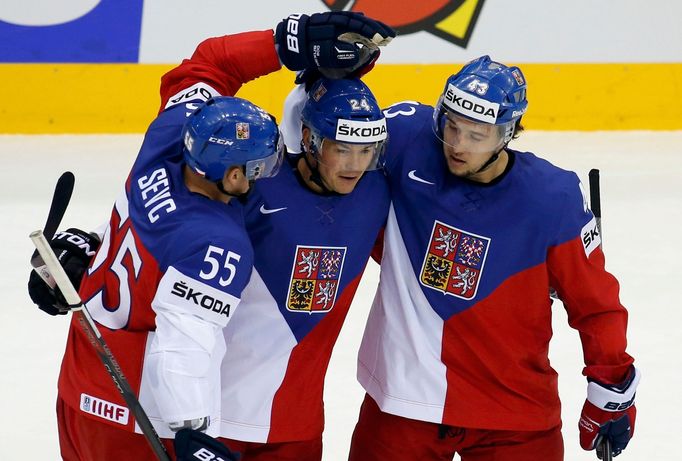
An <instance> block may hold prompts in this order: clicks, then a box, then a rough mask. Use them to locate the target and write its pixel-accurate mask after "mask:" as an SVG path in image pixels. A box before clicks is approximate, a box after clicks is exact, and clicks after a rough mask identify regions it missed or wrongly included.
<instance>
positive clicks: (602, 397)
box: [587, 366, 642, 412]
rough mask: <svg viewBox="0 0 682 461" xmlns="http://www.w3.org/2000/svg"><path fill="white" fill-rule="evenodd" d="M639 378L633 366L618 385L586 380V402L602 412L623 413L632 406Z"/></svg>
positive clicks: (637, 371) (639, 375) (638, 372)
mask: <svg viewBox="0 0 682 461" xmlns="http://www.w3.org/2000/svg"><path fill="white" fill-rule="evenodd" d="M641 376H642V375H641V372H640V371H639V370H638V369H637V368H635V367H634V366H633V367H632V368H631V371H630V372H629V373H628V375H627V376H626V378H625V380H623V381H622V382H621V383H618V384H612V385H611V384H603V383H600V382H598V381H595V380H588V383H587V401H588V402H590V403H591V404H592V405H594V406H595V407H596V408H599V409H600V410H603V411H608V412H616V411H625V410H627V409H628V408H629V407H631V406H632V405H634V402H635V394H636V392H637V386H638V385H639V381H640V379H641Z"/></svg>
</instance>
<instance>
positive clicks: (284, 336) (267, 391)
mask: <svg viewBox="0 0 682 461" xmlns="http://www.w3.org/2000/svg"><path fill="white" fill-rule="evenodd" d="M242 299H243V301H242V302H241V304H240V306H239V309H238V310H237V311H236V313H235V314H234V317H233V318H232V320H231V321H230V324H229V325H228V326H227V328H225V329H224V330H223V331H224V334H225V343H226V347H227V350H226V352H225V358H224V359H223V363H222V381H223V388H222V408H221V425H220V435H221V436H222V437H226V438H230V439H237V440H244V441H247V442H266V441H267V439H268V434H269V432H270V417H271V414H272V403H273V400H274V397H275V393H276V392H277V390H278V389H279V387H280V386H281V384H282V381H283V380H284V375H285V373H286V370H287V366H288V364H289V357H290V356H291V351H292V349H293V348H294V347H295V346H296V344H297V342H296V338H295V337H294V335H293V333H292V332H291V329H290V328H289V326H288V325H287V323H286V322H285V320H284V318H283V317H282V314H281V313H280V311H279V308H278V306H277V303H276V302H275V299H274V298H273V297H272V295H271V294H270V291H269V290H268V288H267V287H266V286H265V283H263V279H262V278H261V276H260V274H259V273H258V271H257V270H256V269H255V268H254V270H253V272H252V273H251V279H250V280H249V283H248V284H247V286H246V288H245V289H244V291H243V292H242ZM233 377H237V378H238V379H232V378H233Z"/></svg>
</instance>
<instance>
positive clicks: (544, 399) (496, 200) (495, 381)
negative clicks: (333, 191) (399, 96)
mask: <svg viewBox="0 0 682 461" xmlns="http://www.w3.org/2000/svg"><path fill="white" fill-rule="evenodd" d="M526 108H527V100H526V81H525V78H524V76H523V74H522V72H521V70H520V69H519V68H517V67H507V66H505V65H503V64H500V63H497V62H493V61H491V60H490V58H489V57H488V56H483V57H481V58H478V59H476V60H474V61H472V62H470V63H468V64H467V65H466V66H464V67H463V68H462V69H461V70H460V71H459V72H458V73H456V74H454V75H452V76H451V77H450V78H449V79H448V80H447V82H446V84H445V88H444V91H443V94H442V96H441V98H440V100H439V101H438V103H437V105H436V107H435V109H434V108H432V107H430V106H426V105H421V104H418V103H411V102H406V103H400V104H397V105H394V106H391V107H390V108H388V109H387V110H386V111H385V115H386V117H387V120H388V130H389V136H390V137H391V142H390V144H389V146H388V150H387V156H386V157H387V159H386V161H387V173H388V175H389V183H390V186H391V191H392V205H391V210H390V212H389V217H388V222H387V226H386V231H385V234H384V247H383V258H382V261H381V281H380V284H379V288H378V292H377V295H376V297H375V299H374V303H373V306H372V309H371V312H370V315H369V319H368V323H367V327H366V331H365V334H364V337H363V341H362V345H361V349H360V353H359V360H358V378H359V381H360V383H361V384H362V385H363V387H364V388H365V390H366V391H367V395H366V397H365V401H364V403H363V405H362V408H361V411H360V416H359V421H358V423H357V425H356V428H355V431H354V435H353V440H352V445H351V453H350V460H351V461H378V460H382V461H385V460H389V459H390V460H392V461H399V460H410V461H411V460H415V459H419V460H443V461H445V460H451V459H452V458H453V456H454V455H455V453H459V455H460V457H461V459H462V461H474V460H475V461H484V460H491V461H492V460H493V459H503V460H505V461H522V460H523V461H526V460H529V459H543V460H555V461H559V460H562V459H563V452H564V448H563V441H562V436H561V419H560V404H559V397H558V390H557V375H556V372H555V371H554V370H553V369H552V367H551V366H550V364H549V360H548V357H547V353H548V347H549V340H550V338H551V336H552V330H551V309H550V305H551V301H550V299H549V297H548V291H549V289H550V287H553V288H554V289H556V291H557V292H558V294H559V296H560V297H561V299H562V300H563V302H564V306H565V308H566V310H567V312H568V319H569V324H570V325H571V326H572V327H573V328H575V329H577V330H578V331H579V333H580V337H581V340H582V345H583V353H584V358H585V364H586V367H585V368H584V370H583V373H584V374H585V375H586V376H587V380H588V386H587V400H586V401H585V404H584V407H583V412H582V416H581V418H580V424H579V430H580V441H581V445H582V447H583V448H584V449H586V450H591V449H594V448H595V447H596V446H598V445H600V442H601V441H602V440H603V439H609V440H610V441H611V446H612V447H613V454H614V455H617V454H618V453H620V452H621V450H623V449H624V448H625V446H626V445H627V443H628V441H629V439H630V438H631V437H632V434H633V431H634V424H635V406H634V396H635V390H636V388H637V384H638V382H639V379H640V372H639V371H638V370H637V369H636V368H634V366H633V365H632V364H633V359H632V357H630V356H629V355H628V354H627V353H626V352H625V347H626V323H627V312H626V310H625V309H624V308H623V306H622V305H621V303H620V301H619V298H618V283H617V281H616V279H615V278H614V277H613V276H612V275H610V274H609V273H607V272H606V271H605V269H604V254H603V253H602V250H601V247H600V236H599V233H598V229H597V227H596V221H595V218H594V216H593V214H592V212H591V211H590V209H589V208H588V204H587V200H586V197H585V192H584V189H583V187H582V186H581V184H580V182H579V180H578V177H577V176H576V175H575V174H574V173H573V172H569V171H565V170H562V169H560V168H557V167H555V166H554V165H552V164H550V163H549V162H547V161H545V160H542V159H540V158H538V157H536V156H535V155H534V154H532V153H529V152H519V151H515V150H512V149H511V148H509V147H508V143H509V142H510V141H511V140H512V139H513V138H514V137H516V136H517V135H518V134H519V132H520V131H521V118H522V116H523V114H524V113H525V111H526ZM434 133H435V136H434Z"/></svg>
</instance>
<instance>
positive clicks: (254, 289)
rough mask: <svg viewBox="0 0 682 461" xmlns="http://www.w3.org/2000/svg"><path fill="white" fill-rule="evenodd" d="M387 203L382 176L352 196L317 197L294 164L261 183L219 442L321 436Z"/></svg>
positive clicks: (249, 211)
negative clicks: (340, 347) (347, 325)
mask: <svg viewBox="0 0 682 461" xmlns="http://www.w3.org/2000/svg"><path fill="white" fill-rule="evenodd" d="M388 201H389V199H388V186H387V183H386V179H385V176H384V174H383V172H381V171H370V172H366V173H365V174H364V176H363V177H362V179H361V180H360V181H359V182H358V184H357V186H356V188H355V190H353V192H351V193H350V194H348V195H338V194H332V195H321V194H316V193H314V192H312V191H311V190H310V189H309V188H308V187H307V186H306V185H305V184H304V183H303V182H302V179H301V178H300V177H298V174H297V172H296V171H295V170H294V168H293V167H292V165H284V166H283V167H282V169H281V170H280V172H279V174H278V175H277V176H276V177H274V178H269V179H262V180H259V181H257V183H256V185H255V186H254V190H253V192H252V193H251V195H250V196H249V199H248V206H247V207H246V214H245V220H246V226H247V230H248V232H249V236H250V237H251V241H252V243H253V247H254V252H255V264H254V271H253V276H252V277H251V281H250V282H249V285H248V286H247V288H246V290H245V291H244V298H243V301H242V305H241V306H240V310H239V311H238V312H237V314H235V317H234V319H233V321H232V323H230V325H228V327H227V328H226V329H225V334H226V345H227V352H226V356H225V360H224V361H223V378H224V379H223V383H224V384H223V408H222V418H223V419H222V430H221V435H222V436H223V437H226V438H232V439H238V440H247V441H257V442H265V441H267V442H280V441H294V440H309V439H312V438H315V437H318V436H320V434H321V433H322V429H323V422H324V420H323V404H322V393H323V384H324V376H325V373H326V369H327V364H328V362H329V359H330V356H331V352H332V347H333V345H334V343H335V342H336V338H337V336H338V334H339V331H340V329H341V326H342V324H343V321H344V319H345V317H346V314H347V312H348V308H349V306H350V304H351V300H352V299H353V295H354V293H355V290H356V289H357V286H358V283H359V281H360V277H361V275H362V272H363V270H364V268H365V265H366V263H367V260H368V258H369V256H370V253H371V251H372V247H373V245H374V243H375V240H376V238H377V234H378V233H379V231H380V229H381V228H382V226H383V225H384V223H385V220H386V215H387V212H388Z"/></svg>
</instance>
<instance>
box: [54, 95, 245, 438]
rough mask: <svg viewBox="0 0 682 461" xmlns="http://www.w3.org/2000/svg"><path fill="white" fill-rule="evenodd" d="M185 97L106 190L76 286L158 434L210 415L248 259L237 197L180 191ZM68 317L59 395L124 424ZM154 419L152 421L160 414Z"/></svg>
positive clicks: (123, 411)
mask: <svg viewBox="0 0 682 461" xmlns="http://www.w3.org/2000/svg"><path fill="white" fill-rule="evenodd" d="M189 112H191V110H190V107H188V106H187V105H186V104H185V103H182V104H179V105H175V106H172V107H170V108H169V109H167V110H166V111H164V112H163V113H161V114H160V115H159V116H158V117H157V119H156V120H155V121H154V122H153V123H152V125H151V126H150V127H149V130H148V131H147V134H146V136H145V140H144V143H143V145H142V147H141V149H140V153H139V155H138V157H137V159H136V161H135V164H134V166H133V168H132V170H131V173H130V176H129V177H128V180H127V182H126V186H125V190H124V192H123V193H122V194H121V195H120V197H119V198H118V199H117V201H116V204H115V206H114V209H113V211H112V215H111V220H110V222H109V226H108V229H107V231H106V233H105V235H104V238H103V240H102V245H101V247H100V248H99V250H98V252H97V254H96V256H95V258H94V260H93V262H92V264H91V267H90V268H89V270H88V273H87V274H86V276H85V278H84V279H83V282H82V285H81V289H80V295H81V298H82V299H83V300H84V302H85V303H86V306H87V308H88V310H89V312H90V313H91V315H92V316H93V318H94V319H95V320H96V321H97V322H98V323H99V324H100V325H101V326H102V327H101V329H102V334H103V337H104V339H105V341H106V342H107V344H108V345H109V347H110V348H111V350H112V352H113V353H114V356H115V357H116V358H117V359H118V360H119V362H120V364H121V368H122V371H123V373H124V375H125V376H126V377H127V378H128V380H129V382H130V384H131V386H132V388H133V390H134V391H135V392H137V393H138V394H139V399H140V402H141V403H142V405H143V407H144V408H145V410H146V412H147V414H148V415H149V417H150V419H151V420H152V422H154V423H157V424H155V426H156V429H157V431H158V432H159V433H160V435H162V436H165V437H172V433H170V432H169V430H168V427H167V425H166V424H162V423H161V422H166V423H167V422H170V421H183V420H186V419H194V418H199V417H202V416H212V417H213V418H216V419H217V418H219V404H218V402H219V400H220V397H219V391H220V373H219V363H220V360H221V358H222V354H223V352H224V340H223V335H222V328H224V327H225V325H227V323H228V321H229V320H230V319H231V318H232V317H233V315H234V312H235V308H236V307H237V304H239V300H240V297H241V293H242V290H243V289H244V287H245V286H246V284H247V282H248V280H249V278H250V275H251V270H252V266H253V250H252V247H251V244H250V241H249V239H248V236H247V234H246V231H245V229H244V221H243V215H242V207H241V205H240V204H239V203H238V202H236V201H230V202H229V203H228V204H225V203H223V202H219V201H215V200H211V199H209V198H207V197H205V196H203V195H200V194H197V193H193V192H190V191H189V190H188V189H187V187H186V186H185V182H184V179H183V167H184V163H183V161H182V159H183V157H182V144H181V129H182V126H183V124H184V122H185V119H186V115H187V114H188V113H189ZM87 343H88V339H87V337H86V336H85V335H84V333H83V332H82V330H81V328H80V327H79V326H78V325H77V320H74V324H73V325H72V327H71V330H70V334H69V340H68V344H67V350H66V354H65V358H64V363H63V365H62V370H61V376H60V382H59V391H60V396H61V397H62V398H63V399H64V400H65V401H66V402H67V404H69V405H71V406H72V407H74V408H78V409H80V410H81V411H82V412H83V413H85V414H87V415H89V416H90V417H93V418H97V419H98V420H101V421H106V422H107V423H110V424H113V425H115V426H118V427H127V428H128V429H129V430H134V427H135V425H134V421H133V418H132V417H131V416H130V415H129V414H128V410H127V408H126V407H125V404H124V403H123V400H122V398H121V396H120V394H119V393H118V391H117V390H116V388H115V386H114V385H113V383H112V382H111V380H110V378H109V376H108V374H107V372H106V371H105V369H104V367H103V366H102V364H101V363H100V361H99V359H98V357H97V355H96V353H95V351H94V349H93V348H92V347H91V346H90V345H89V344H87ZM159 423H161V424H159Z"/></svg>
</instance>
